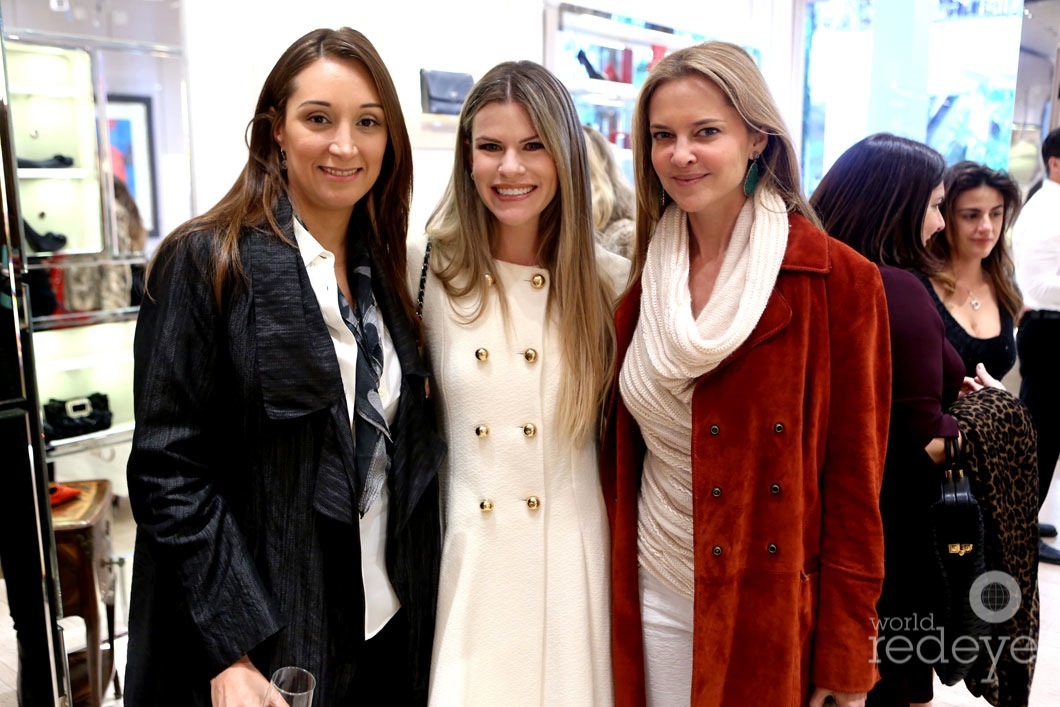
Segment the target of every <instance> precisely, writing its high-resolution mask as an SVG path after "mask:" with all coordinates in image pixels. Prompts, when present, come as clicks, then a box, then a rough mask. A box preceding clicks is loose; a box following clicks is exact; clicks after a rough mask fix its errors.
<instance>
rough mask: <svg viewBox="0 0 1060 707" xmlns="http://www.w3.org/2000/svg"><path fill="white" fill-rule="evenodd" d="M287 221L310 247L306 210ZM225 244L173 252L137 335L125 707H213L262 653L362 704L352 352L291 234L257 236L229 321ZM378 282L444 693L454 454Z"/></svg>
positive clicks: (417, 632) (416, 582)
mask: <svg viewBox="0 0 1060 707" xmlns="http://www.w3.org/2000/svg"><path fill="white" fill-rule="evenodd" d="M276 216H277V219H278V221H279V223H280V224H282V225H284V228H285V229H286V231H287V235H288V236H289V238H290V241H291V243H294V236H293V229H292V225H291V211H290V206H289V205H288V204H286V202H285V203H283V204H281V206H280V208H278V209H277V213H276ZM351 237H354V236H352V235H351ZM213 238H214V236H213V234H209V233H198V234H194V235H192V236H189V237H186V238H181V239H177V240H175V241H174V242H172V243H169V242H167V243H163V245H162V246H161V247H162V248H164V249H165V250H164V251H163V253H162V254H161V256H160V258H159V260H158V262H157V264H156V266H155V268H154V270H153V271H152V274H151V278H150V282H149V285H148V287H149V296H148V297H145V298H144V301H143V304H142V305H141V309H140V314H139V318H138V321H137V327H136V337H135V344H134V352H135V379H134V391H135V407H136V432H135V437H134V440H133V450H132V454H131V456H130V458H129V466H128V476H129V495H130V501H131V503H132V507H133V512H134V515H135V518H136V522H137V537H136V551H135V553H136V554H135V560H134V573H133V588H132V597H131V606H130V618H129V650H128V656H129V658H128V667H127V673H126V682H127V684H126V693H125V703H126V704H127V705H131V706H134V707H136V706H139V705H144V706H152V707H153V706H156V705H169V704H173V705H177V704H179V705H200V704H201V705H209V704H210V696H209V679H210V678H211V677H213V676H214V675H216V674H217V673H218V672H220V671H221V670H222V669H224V668H225V667H227V666H228V665H230V664H231V663H232V662H233V661H235V660H236V659H237V658H239V657H240V656H241V655H243V654H245V653H249V654H250V657H251V660H252V661H253V662H254V663H255V665H256V666H257V667H258V668H259V669H260V670H261V672H262V673H263V674H264V675H265V676H266V677H268V676H269V675H270V674H271V672H272V671H273V670H274V669H276V668H278V667H281V666H284V665H298V666H300V667H304V668H307V669H309V670H310V671H311V672H313V674H314V675H315V676H316V678H317V688H316V693H315V699H314V702H315V703H316V704H321V705H342V704H346V703H352V702H353V700H354V697H355V695H356V693H357V686H356V685H354V684H353V675H354V672H355V670H356V655H357V650H358V649H359V648H360V646H361V645H362V643H363V641H364V590H363V586H362V580H361V574H360V542H359V536H358V526H357V523H356V520H355V519H356V503H355V502H354V501H353V499H354V498H355V497H356V496H355V494H356V488H355V483H356V482H355V478H356V477H355V474H354V471H353V469H354V466H353V439H352V435H351V433H350V417H349V413H348V411H347V409H346V399H345V395H344V393H343V388H342V380H341V377H340V374H339V366H338V361H337V359H336V357H335V352H334V347H333V345H332V342H331V337H330V335H329V333H328V330H327V326H326V324H325V323H324V319H323V315H322V314H321V312H320V309H319V307H318V305H317V301H316V296H315V295H314V292H313V289H312V287H311V285H310V283H309V279H308V275H307V273H306V269H305V266H304V264H303V262H302V258H301V255H300V253H299V250H298V248H297V247H294V246H292V245H289V244H286V243H283V242H282V241H280V240H279V239H278V238H276V237H275V235H272V234H267V233H262V232H256V231H250V230H247V231H245V232H244V233H243V234H242V236H241V244H240V253H241V257H242V261H243V265H244V268H245V270H246V275H247V282H246V284H245V286H233V287H232V288H230V291H229V292H227V294H226V297H225V305H224V307H223V311H219V310H218V307H217V306H216V305H215V302H214V298H213V290H212V286H213V284H212V283H213V280H212V273H213V267H212V264H211V262H210V260H209V254H210V250H211V247H212V243H213ZM373 275H374V276H375V282H376V285H377V287H376V298H377V300H378V305H379V309H380V311H381V313H382V316H383V318H384V321H385V323H386V326H387V328H388V329H389V331H390V335H391V339H392V340H393V343H394V346H395V349H396V351H397V355H398V358H399V359H400V363H401V370H402V385H401V395H400V400H399V404H398V413H397V416H396V418H395V421H394V424H393V425H392V427H391V431H392V434H393V436H394V447H393V454H392V460H391V469H390V475H389V479H388V484H389V491H390V506H389V513H388V527H387V547H386V559H387V569H388V572H389V575H390V579H391V583H392V585H393V586H394V589H395V591H396V592H397V595H398V597H399V599H400V600H401V604H402V607H403V609H404V611H405V613H406V617H407V618H408V624H409V635H408V639H409V644H408V646H409V650H408V656H401V659H406V658H407V660H409V661H410V671H411V672H412V673H413V674H414V676H415V682H416V684H417V686H418V687H419V688H422V690H423V693H424V694H425V689H426V684H427V678H428V674H429V666H430V651H431V644H432V640H433V631H434V613H435V597H436V594H437V583H438V562H439V555H440V531H439V520H438V512H439V511H438V483H437V474H438V468H439V465H440V463H441V460H442V458H443V456H444V450H445V446H444V442H443V441H442V439H441V438H440V437H439V436H438V434H437V432H436V425H435V417H434V412H433V409H432V403H433V401H431V400H429V399H428V397H427V390H428V385H427V369H426V368H425V366H424V365H423V362H422V359H421V357H420V355H419V351H418V349H417V345H416V341H415V338H414V335H413V333H412V331H411V329H410V327H409V326H408V323H407V321H406V320H405V318H404V316H403V315H402V312H401V309H400V305H399V304H398V299H397V297H396V296H395V293H394V291H393V290H392V289H391V287H390V286H389V284H388V283H384V282H381V281H380V278H379V271H378V269H377V270H376V271H375V272H374V273H373ZM394 284H396V285H397V286H404V283H394ZM351 503H352V507H351V506H350V504H351ZM344 508H345V509H347V514H346V520H342V517H343V513H342V509H344ZM351 508H352V511H353V513H352V517H351V516H350V515H349V513H348V510H349V509H351Z"/></svg>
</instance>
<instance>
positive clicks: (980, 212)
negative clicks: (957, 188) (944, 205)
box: [946, 184, 1005, 260]
mask: <svg viewBox="0 0 1060 707" xmlns="http://www.w3.org/2000/svg"><path fill="white" fill-rule="evenodd" d="M953 217H954V218H953V220H952V222H951V223H950V224H949V228H948V229H946V238H947V240H948V242H949V245H950V252H951V253H952V254H953V258H954V259H955V260H966V259H968V260H970V259H975V260H982V259H983V258H985V257H987V256H988V255H990V251H992V250H993V249H994V246H995V245H997V241H998V238H1000V237H1001V228H1002V226H1003V224H1004V221H1005V197H1003V196H1002V195H1001V192H999V191H998V190H997V189H994V188H993V187H988V186H986V185H985V184H984V185H980V186H978V187H975V188H974V189H967V190H965V191H962V192H961V193H960V194H958V195H957V198H956V200H954V202H953Z"/></svg>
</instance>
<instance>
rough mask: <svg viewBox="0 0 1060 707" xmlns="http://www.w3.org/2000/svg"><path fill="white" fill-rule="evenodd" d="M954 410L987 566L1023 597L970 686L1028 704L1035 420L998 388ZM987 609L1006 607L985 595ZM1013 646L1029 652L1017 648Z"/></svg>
mask: <svg viewBox="0 0 1060 707" xmlns="http://www.w3.org/2000/svg"><path fill="white" fill-rule="evenodd" d="M949 413H950V414H951V415H953V417H954V418H956V420H957V424H958V426H959V427H960V430H961V436H962V437H963V440H964V442H963V457H964V463H965V470H966V472H967V473H968V476H969V479H970V481H971V485H972V491H973V492H974V493H975V495H976V498H977V499H978V500H979V506H980V510H981V511H982V514H983V528H984V531H985V533H984V534H985V554H986V569H987V571H988V572H989V571H1000V572H1005V573H1006V574H1008V575H1010V576H1011V577H1013V578H1014V579H1015V580H1016V583H1017V584H1018V585H1019V589H1020V593H1021V596H1020V605H1019V608H1018V609H1017V610H1016V613H1015V615H1013V616H1012V617H1011V618H1009V619H1007V620H1005V621H1001V622H999V623H993V624H991V633H990V636H989V637H988V640H989V641H990V643H989V644H988V646H987V647H988V650H985V651H984V650H980V651H979V657H978V659H977V660H976V662H975V664H974V665H973V666H972V670H971V672H970V673H969V674H968V676H967V677H966V678H965V681H964V682H965V685H966V686H967V688H968V690H969V692H971V693H972V694H973V695H975V696H977V697H980V696H981V697H983V698H985V699H986V701H987V702H989V703H990V704H991V705H994V706H995V707H1025V706H1026V705H1027V701H1028V698H1029V695H1030V689H1031V681H1032V679H1033V678H1034V665H1035V661H1036V657H1037V646H1038V633H1039V624H1040V616H1039V604H1038V464H1037V450H1036V436H1035V431H1034V423H1033V422H1032V420H1031V417H1030V413H1029V412H1028V411H1027V408H1026V407H1025V406H1024V404H1023V403H1022V402H1021V401H1020V400H1019V399H1018V398H1017V397H1015V396H1014V395H1012V394H1011V393H1009V392H1007V391H1005V390H1000V389H996V388H984V389H983V390H980V391H978V392H976V393H972V394H970V395H965V396H964V397H962V398H961V399H959V400H958V401H957V402H956V403H954V404H953V405H952V406H951V407H950V409H949ZM988 590H989V587H988ZM1004 596H1008V595H1007V593H1003V594H1002V597H1004ZM1002 603H1003V602H1002ZM983 604H984V605H986V606H987V608H988V609H990V610H993V611H997V610H999V609H1000V608H1001V607H999V606H994V605H993V602H991V601H989V598H988V597H987V595H985V594H984V598H983ZM1014 641H1018V645H1019V647H1020V648H1021V649H1022V648H1027V649H1028V650H1026V651H1022V650H1017V651H1013V650H1012V647H1013V642H1014Z"/></svg>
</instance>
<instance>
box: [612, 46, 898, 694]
mask: <svg viewBox="0 0 1060 707" xmlns="http://www.w3.org/2000/svg"><path fill="white" fill-rule="evenodd" d="M634 164H635V180H634V181H635V183H636V186H637V251H636V254H635V260H634V274H635V276H636V278H637V284H635V285H634V286H633V288H632V289H631V291H630V293H629V294H628V295H627V296H626V297H625V298H624V300H623V302H622V304H621V305H620V306H619V309H618V312H617V313H616V318H615V321H616V334H617V340H618V351H619V366H620V373H619V375H618V387H619V392H620V395H618V396H613V397H612V399H611V400H612V402H611V405H610V408H609V412H608V428H607V432H606V434H605V438H604V451H603V453H602V463H601V470H602V475H603V479H604V497H605V499H607V501H608V503H609V514H610V516H611V521H612V543H613V553H612V557H613V564H614V570H613V581H614V584H613V593H614V634H613V638H614V640H613V647H614V651H615V659H614V667H615V684H616V703H618V704H621V705H642V704H645V701H646V702H647V704H649V705H682V704H683V705H687V704H690V703H691V704H693V705H697V707H702V706H707V705H711V706H713V705H725V706H736V705H741V706H742V705H749V704H761V705H794V704H805V703H806V702H807V701H808V702H809V704H810V705H813V706H814V707H820V706H821V705H823V704H824V701H825V699H826V697H828V696H829V695H831V696H832V697H833V698H834V699H835V700H836V702H837V703H838V704H839V705H841V706H843V707H849V706H852V705H860V704H863V700H864V697H865V693H866V692H867V691H868V690H869V688H870V687H871V686H872V684H873V682H874V681H875V668H874V667H873V665H872V662H871V661H872V655H873V653H872V640H871V639H872V637H873V635H874V634H875V629H874V626H873V623H872V619H873V618H874V615H875V614H874V607H875V604H876V599H877V597H878V596H879V591H880V583H881V581H882V576H883V537H882V529H881V527H880V515H879V507H878V493H879V481H880V475H881V473H882V469H883V448H884V442H885V438H886V434H887V410H888V407H889V391H890V376H889V370H890V367H889V360H888V352H887V337H886V326H887V324H886V311H885V303H884V296H883V288H882V285H881V283H880V278H879V274H878V272H877V271H876V268H874V267H873V266H872V265H871V264H870V263H869V262H867V261H866V260H865V259H864V258H862V257H861V256H859V255H857V254H856V253H854V252H853V251H852V250H850V249H849V248H846V247H843V246H838V247H837V245H836V244H835V243H834V242H833V241H830V240H829V239H828V237H827V236H826V235H825V234H824V233H823V232H822V231H821V230H820V229H819V228H818V227H817V226H816V225H815V224H816V217H815V216H814V215H813V212H812V210H811V209H810V207H809V206H808V205H807V203H806V202H805V200H804V199H803V198H802V196H801V195H800V190H799V178H798V165H797V164H796V157H795V150H794V148H793V146H792V143H791V140H790V138H789V137H788V133H787V131H786V130H785V128H784V125H783V122H782V121H781V119H780V116H779V111H778V110H777V107H776V104H775V103H774V101H773V99H772V97H771V95H770V94H769V91H768V89H767V88H766V84H765V80H764V79H763V77H762V75H761V73H760V72H759V70H758V68H757V66H756V65H755V62H754V60H753V59H751V57H750V56H748V54H747V53H746V52H745V51H744V50H743V49H741V48H739V47H738V46H736V45H733V44H728V43H723V42H709V43H706V44H702V45H698V46H695V47H691V48H687V49H682V50H679V51H676V52H674V53H673V54H670V55H668V56H667V57H665V58H664V59H662V60H661V61H660V62H659V63H658V64H657V65H656V66H655V68H654V69H653V70H652V72H651V73H650V74H649V76H648V79H647V81H646V82H645V84H644V87H643V88H642V89H641V93H640V96H639V98H638V100H637V106H636V111H635V115H634Z"/></svg>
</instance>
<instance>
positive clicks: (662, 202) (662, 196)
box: [659, 182, 666, 209]
mask: <svg viewBox="0 0 1060 707" xmlns="http://www.w3.org/2000/svg"><path fill="white" fill-rule="evenodd" d="M659 208H662V209H665V208H666V190H665V189H663V185H662V182H659Z"/></svg>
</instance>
